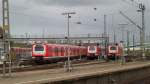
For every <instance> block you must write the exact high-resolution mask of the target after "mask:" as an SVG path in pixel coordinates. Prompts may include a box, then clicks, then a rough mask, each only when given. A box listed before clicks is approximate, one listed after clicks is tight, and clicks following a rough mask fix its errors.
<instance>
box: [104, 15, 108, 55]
mask: <svg viewBox="0 0 150 84" xmlns="http://www.w3.org/2000/svg"><path fill="white" fill-rule="evenodd" d="M106 18H107V16H106V15H104V38H105V56H106V54H107V43H108V42H107V41H108V40H107V27H106V25H107V24H106Z"/></svg>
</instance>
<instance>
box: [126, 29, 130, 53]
mask: <svg viewBox="0 0 150 84" xmlns="http://www.w3.org/2000/svg"><path fill="white" fill-rule="evenodd" d="M129 37H130V31H128V30H127V54H128V56H129V53H130V46H129V45H130V41H129Z"/></svg>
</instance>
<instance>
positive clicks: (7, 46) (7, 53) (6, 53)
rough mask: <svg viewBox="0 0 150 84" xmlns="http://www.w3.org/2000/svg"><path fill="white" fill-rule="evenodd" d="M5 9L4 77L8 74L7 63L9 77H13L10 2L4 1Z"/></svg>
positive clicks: (3, 7)
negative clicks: (9, 39)
mask: <svg viewBox="0 0 150 84" xmlns="http://www.w3.org/2000/svg"><path fill="white" fill-rule="evenodd" d="M2 9H3V12H2V13H3V44H4V57H5V58H4V59H3V76H5V74H6V71H5V70H6V62H8V64H9V76H11V56H10V41H8V40H6V39H7V38H10V24H9V1H8V0H2Z"/></svg>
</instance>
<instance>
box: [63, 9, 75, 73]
mask: <svg viewBox="0 0 150 84" xmlns="http://www.w3.org/2000/svg"><path fill="white" fill-rule="evenodd" d="M71 14H76V13H75V12H66V13H62V15H67V38H66V39H67V43H68V44H69V43H70V41H69V37H70V29H69V28H70V24H69V19H70V18H71V16H70V15H71ZM67 52H68V54H67V55H68V56H67V57H68V63H67V65H66V67H67V69H66V71H68V72H70V71H71V63H70V49H69V46H68V48H67Z"/></svg>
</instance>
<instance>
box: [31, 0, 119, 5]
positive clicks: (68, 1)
mask: <svg viewBox="0 0 150 84" xmlns="http://www.w3.org/2000/svg"><path fill="white" fill-rule="evenodd" d="M32 1H33V2H35V3H37V4H42V5H52V6H53V5H57V6H88V5H110V4H112V3H117V2H118V0H32Z"/></svg>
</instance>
